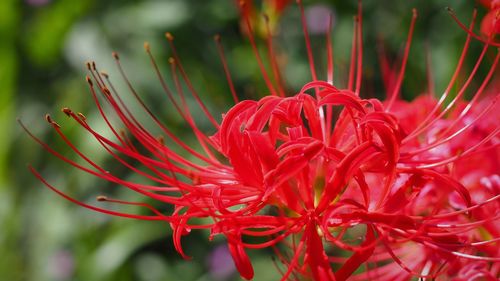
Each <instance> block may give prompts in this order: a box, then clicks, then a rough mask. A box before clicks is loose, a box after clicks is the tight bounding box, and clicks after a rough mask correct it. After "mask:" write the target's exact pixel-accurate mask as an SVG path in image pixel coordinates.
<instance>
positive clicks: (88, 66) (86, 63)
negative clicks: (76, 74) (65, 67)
mask: <svg viewBox="0 0 500 281" xmlns="http://www.w3.org/2000/svg"><path fill="white" fill-rule="evenodd" d="M85 65H86V66H87V69H88V70H91V68H90V61H87V62H85Z"/></svg>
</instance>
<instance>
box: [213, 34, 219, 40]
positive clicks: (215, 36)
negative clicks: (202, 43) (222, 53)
mask: <svg viewBox="0 0 500 281" xmlns="http://www.w3.org/2000/svg"><path fill="white" fill-rule="evenodd" d="M214 40H215V41H216V42H220V34H215V35H214Z"/></svg>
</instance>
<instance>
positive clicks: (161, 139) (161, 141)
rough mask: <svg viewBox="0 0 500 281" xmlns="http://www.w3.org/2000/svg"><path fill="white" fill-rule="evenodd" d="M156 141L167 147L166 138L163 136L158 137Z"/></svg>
mask: <svg viewBox="0 0 500 281" xmlns="http://www.w3.org/2000/svg"><path fill="white" fill-rule="evenodd" d="M156 140H157V141H158V142H159V143H160V144H161V145H165V138H164V137H163V136H158V137H157V138H156Z"/></svg>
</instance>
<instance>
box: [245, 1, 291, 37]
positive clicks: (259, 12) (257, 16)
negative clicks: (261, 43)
mask: <svg viewBox="0 0 500 281" xmlns="http://www.w3.org/2000/svg"><path fill="white" fill-rule="evenodd" d="M290 3H292V0H263V1H262V2H261V4H262V5H261V6H256V5H255V1H254V0H236V5H237V6H238V7H239V9H240V11H241V15H242V16H241V23H240V25H241V30H243V32H244V33H254V32H255V33H256V34H258V35H260V36H262V37H266V36H267V34H269V33H271V32H273V31H274V29H275V28H276V26H277V22H278V21H279V18H280V16H281V14H282V13H283V11H284V10H285V8H286V7H287V6H288V5H289V4H290ZM247 22H248V23H250V25H251V27H250V26H248V23H247ZM250 29H251V30H250Z"/></svg>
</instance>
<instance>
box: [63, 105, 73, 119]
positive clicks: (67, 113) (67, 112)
mask: <svg viewBox="0 0 500 281" xmlns="http://www.w3.org/2000/svg"><path fill="white" fill-rule="evenodd" d="M61 111H62V112H64V114H66V116H68V117H70V116H71V113H72V111H71V109H69V108H67V107H64V108H62V109H61Z"/></svg>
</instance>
